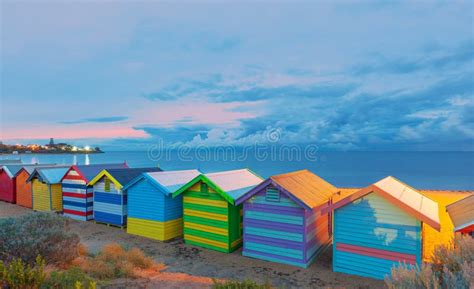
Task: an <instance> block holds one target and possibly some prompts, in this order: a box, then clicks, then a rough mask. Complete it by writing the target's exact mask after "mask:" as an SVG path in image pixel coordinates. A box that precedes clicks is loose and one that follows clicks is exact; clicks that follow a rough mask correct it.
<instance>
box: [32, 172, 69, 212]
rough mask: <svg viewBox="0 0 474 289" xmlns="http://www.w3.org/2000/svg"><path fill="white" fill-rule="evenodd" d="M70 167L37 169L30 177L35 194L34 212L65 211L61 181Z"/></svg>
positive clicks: (33, 201)
mask: <svg viewBox="0 0 474 289" xmlns="http://www.w3.org/2000/svg"><path fill="white" fill-rule="evenodd" d="M68 169H69V166H63V167H46V168H36V169H35V170H34V171H33V172H32V173H31V174H30V176H29V177H28V179H27V182H29V183H31V190H32V193H33V200H32V203H33V210H36V211H54V212H61V211H62V210H63V199H62V190H61V179H62V177H63V176H64V174H66V172H67V170H68Z"/></svg>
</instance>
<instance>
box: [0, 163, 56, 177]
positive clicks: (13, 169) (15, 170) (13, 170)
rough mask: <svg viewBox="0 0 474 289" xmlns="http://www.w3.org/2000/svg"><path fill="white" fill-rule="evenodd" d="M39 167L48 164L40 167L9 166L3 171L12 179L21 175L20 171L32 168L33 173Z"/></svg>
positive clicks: (28, 165)
mask: <svg viewBox="0 0 474 289" xmlns="http://www.w3.org/2000/svg"><path fill="white" fill-rule="evenodd" d="M51 165H53V164H51ZM38 166H47V164H44V165H39V164H8V165H3V166H2V169H3V171H4V172H5V173H6V174H7V175H8V176H9V177H10V178H14V177H16V176H17V175H18V174H19V173H20V171H21V170H22V169H23V168H32V170H31V171H33V170H34V168H35V167H38Z"/></svg>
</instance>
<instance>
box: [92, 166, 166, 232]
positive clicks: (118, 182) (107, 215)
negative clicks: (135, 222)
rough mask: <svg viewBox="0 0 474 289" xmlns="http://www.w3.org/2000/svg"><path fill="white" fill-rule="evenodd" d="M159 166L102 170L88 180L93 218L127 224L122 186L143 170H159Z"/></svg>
mask: <svg viewBox="0 0 474 289" xmlns="http://www.w3.org/2000/svg"><path fill="white" fill-rule="evenodd" d="M159 171H161V169H160V168H157V167H155V168H125V169H106V170H102V171H101V172H100V173H99V174H98V175H97V176H95V177H94V178H93V179H92V180H91V181H90V182H89V184H88V185H89V186H93V194H94V210H93V212H94V220H95V221H96V222H101V223H105V224H111V225H115V226H125V225H126V224H127V195H126V194H124V193H123V191H122V188H123V187H124V186H125V185H126V184H128V183H129V182H130V181H132V180H133V179H134V178H136V177H138V176H139V175H141V174H142V173H145V172H159Z"/></svg>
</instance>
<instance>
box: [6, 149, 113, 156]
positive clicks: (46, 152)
mask: <svg viewBox="0 0 474 289" xmlns="http://www.w3.org/2000/svg"><path fill="white" fill-rule="evenodd" d="M103 153H105V152H104V151H102V150H101V151H87V152H86V151H75V152H73V151H55V152H51V151H31V152H27V151H25V152H18V153H8V152H7V153H6V152H0V156H19V155H31V154H45V155H88V154H103Z"/></svg>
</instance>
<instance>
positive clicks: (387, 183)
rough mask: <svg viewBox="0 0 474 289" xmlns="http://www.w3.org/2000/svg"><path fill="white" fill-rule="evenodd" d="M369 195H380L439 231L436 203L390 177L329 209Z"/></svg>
mask: <svg viewBox="0 0 474 289" xmlns="http://www.w3.org/2000/svg"><path fill="white" fill-rule="evenodd" d="M370 193H377V194H379V195H381V196H382V197H384V198H385V199H387V200H388V201H390V202H392V203H393V204H395V205H396V206H398V207H400V208H401V209H403V210H405V211H406V212H407V213H409V214H411V215H412V216H414V217H416V218H417V219H419V220H421V221H423V222H425V223H426V224H428V225H430V226H431V227H433V228H434V229H436V230H438V231H439V230H440V221H439V209H438V203H436V202H435V201H433V200H431V199H430V198H428V197H426V196H425V195H423V194H422V193H420V192H419V191H417V190H415V189H413V188H412V187H410V186H408V185H406V184H405V183H403V182H401V181H399V180H398V179H396V178H394V177H392V176H389V177H386V178H384V179H382V180H380V181H378V182H376V183H374V184H372V185H370V186H368V187H366V188H363V189H361V190H359V191H357V192H355V193H353V194H351V195H349V196H348V197H346V198H343V199H341V200H340V201H338V202H337V203H335V204H334V205H333V206H332V207H331V209H334V210H336V209H338V208H340V207H343V206H345V205H347V204H349V203H352V202H353V201H355V200H357V199H359V198H362V197H363V196H365V195H367V194H370Z"/></svg>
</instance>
